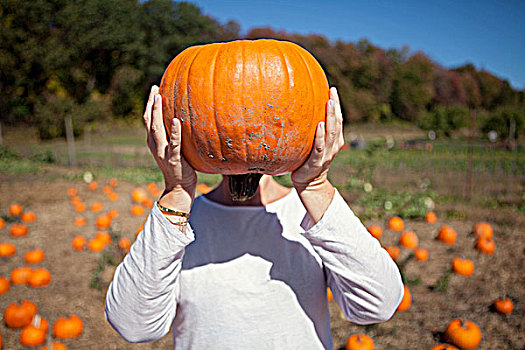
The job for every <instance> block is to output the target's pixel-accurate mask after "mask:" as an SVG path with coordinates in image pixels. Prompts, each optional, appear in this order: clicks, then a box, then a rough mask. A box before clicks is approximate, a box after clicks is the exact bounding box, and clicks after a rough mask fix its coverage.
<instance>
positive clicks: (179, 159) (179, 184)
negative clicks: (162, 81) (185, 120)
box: [143, 85, 197, 212]
mask: <svg viewBox="0 0 525 350" xmlns="http://www.w3.org/2000/svg"><path fill="white" fill-rule="evenodd" d="M158 92H159V88H158V86H156V85H154V86H153V87H152V88H151V92H150V94H149V98H148V103H147V105H146V111H145V112H144V116H143V119H144V124H145V125H146V130H147V134H148V138H147V142H148V147H149V149H150V151H151V153H152V154H153V157H154V158H155V161H156V162H157V165H158V166H159V168H160V170H161V171H162V174H163V175H164V182H165V185H166V189H165V190H164V193H163V194H162V196H161V198H160V199H159V203H160V204H161V205H162V206H165V207H168V208H171V209H174V210H182V211H186V212H189V211H190V209H191V205H192V203H193V198H194V197H195V188H196V186H197V174H196V173H195V170H194V169H193V168H192V167H191V165H190V164H189V163H188V162H187V161H186V159H184V156H183V155H182V153H181V146H182V135H181V134H182V132H181V124H180V121H179V119H177V118H173V121H172V126H171V130H170V135H169V139H168V135H167V134H166V129H165V127H164V119H163V117H162V98H161V96H160V94H159V93H158Z"/></svg>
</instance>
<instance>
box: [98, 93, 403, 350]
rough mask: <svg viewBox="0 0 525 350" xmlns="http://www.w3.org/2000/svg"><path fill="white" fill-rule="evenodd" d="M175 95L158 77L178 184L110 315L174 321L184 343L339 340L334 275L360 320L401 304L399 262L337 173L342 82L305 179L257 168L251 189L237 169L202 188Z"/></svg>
mask: <svg viewBox="0 0 525 350" xmlns="http://www.w3.org/2000/svg"><path fill="white" fill-rule="evenodd" d="M163 99H164V98H163V97H161V94H159V88H158V87H156V86H154V87H153V88H152V90H151V93H150V95H149V99H148V103H147V106H146V111H145V113H144V123H145V125H146V129H147V135H148V139H147V143H148V146H149V148H150V150H151V152H152V154H153V156H154V158H155V160H156V162H157V164H158V166H159V168H160V170H161V171H162V173H163V175H164V179H165V185H166V189H165V191H164V193H163V194H162V196H161V198H160V199H159V201H158V202H157V203H156V205H154V206H153V208H152V211H151V213H150V215H149V216H148V219H147V221H146V223H145V225H144V229H143V231H142V232H141V233H140V234H139V235H138V237H137V240H136V241H135V243H133V245H132V247H131V249H130V252H129V253H128V255H127V256H126V257H125V258H124V260H123V262H122V263H121V264H120V265H119V266H118V267H117V269H116V271H115V274H114V277H113V281H112V282H111V284H110V286H109V288H108V291H107V295H106V308H105V314H106V319H107V320H108V322H109V323H110V324H111V326H112V327H113V328H114V329H115V330H116V331H117V332H118V333H119V334H120V335H121V336H122V337H123V338H124V339H126V340H127V341H129V342H150V341H155V340H157V339H160V338H161V337H163V336H164V335H166V334H167V333H168V332H169V331H170V328H171V327H172V328H173V339H174V346H175V348H176V349H208V348H210V349H243V348H253V349H262V348H264V349H289V348H301V349H332V348H333V341H332V336H331V330H330V314H329V309H328V301H327V297H326V293H327V287H329V288H330V289H331V291H332V293H333V297H334V299H335V300H336V301H337V303H338V304H339V305H340V307H341V309H342V311H343V313H344V315H345V317H346V318H347V319H348V320H350V321H352V322H355V323H358V324H372V323H378V322H383V321H386V320H388V319H389V318H390V317H391V316H392V315H393V313H394V312H395V310H396V308H397V306H398V305H399V303H400V301H401V299H402V297H403V284H402V282H401V277H400V273H399V270H398V268H397V266H396V265H395V263H394V261H393V260H392V259H391V258H390V257H389V255H388V253H387V252H386V251H385V250H384V249H382V248H381V246H380V244H379V242H378V240H376V239H375V238H374V237H372V236H371V235H370V234H369V233H368V231H367V229H366V227H365V226H364V225H363V224H362V223H361V222H360V220H359V219H358V218H357V217H356V216H355V215H354V213H353V212H352V210H351V209H350V208H349V206H348V205H347V204H346V202H345V201H344V199H343V198H342V196H341V195H340V194H339V193H338V191H337V190H336V189H335V188H334V187H333V186H332V184H331V183H330V182H329V181H328V177H327V174H328V170H329V167H330V164H331V163H332V161H333V159H334V158H335V156H336V154H337V153H338V151H339V150H340V149H341V147H342V146H343V144H344V140H343V131H342V122H343V120H342V113H341V108H340V103H339V97H338V95H337V91H336V89H335V88H331V89H330V93H329V99H328V101H327V103H326V108H325V112H324V111H323V114H325V118H326V119H325V120H324V121H322V122H319V123H318V124H317V128H316V130H315V138H314V141H313V147H312V150H311V152H310V154H309V155H308V156H307V159H306V161H304V163H303V164H302V165H300V166H299V167H298V168H296V169H295V170H294V171H293V172H292V173H291V180H292V182H293V188H291V189H290V188H287V187H284V186H281V185H279V184H278V183H277V182H276V181H275V180H274V179H273V177H272V176H269V175H262V177H251V178H250V179H249V180H248V181H252V182H254V183H255V186H254V188H255V189H256V190H255V192H254V193H249V194H248V195H246V196H244V198H242V199H243V200H242V201H240V200H239V198H238V197H239V196H238V195H236V194H234V193H233V192H234V191H233V190H232V186H231V183H232V181H231V179H232V178H234V176H232V175H223V181H222V182H221V183H220V184H219V185H218V186H217V187H216V188H215V189H214V190H213V191H211V192H210V193H208V194H206V195H201V196H199V197H197V198H194V196H195V190H196V185H197V176H196V173H195V170H194V168H193V167H192V166H191V165H190V163H189V162H188V161H187V159H185V157H184V156H183V154H182V151H181V148H182V131H181V121H180V120H179V119H177V118H173V119H172V120H170V122H171V128H170V129H168V130H169V135H168V134H167V132H166V128H165V126H164V123H163V104H162V100H163ZM166 104H167V105H169V103H166ZM259 178H260V180H259ZM252 192H253V191H252ZM190 214H191V215H190Z"/></svg>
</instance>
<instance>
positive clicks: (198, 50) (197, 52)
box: [186, 48, 202, 149]
mask: <svg viewBox="0 0 525 350" xmlns="http://www.w3.org/2000/svg"><path fill="white" fill-rule="evenodd" d="M201 49H202V48H198V49H197V50H195V51H196V52H195V55H194V56H193V57H192V58H191V61H190V64H189V66H188V69H187V72H188V74H187V76H186V103H187V104H188V119H189V123H190V130H191V129H192V125H193V123H194V120H193V112H192V108H191V98H190V93H191V87H190V84H189V81H190V74H191V67H192V66H193V63H195V60H196V59H197V56H199V53H200V52H201ZM191 134H192V133H190V135H191ZM196 146H197V145H196ZM196 148H197V149H198V147H196Z"/></svg>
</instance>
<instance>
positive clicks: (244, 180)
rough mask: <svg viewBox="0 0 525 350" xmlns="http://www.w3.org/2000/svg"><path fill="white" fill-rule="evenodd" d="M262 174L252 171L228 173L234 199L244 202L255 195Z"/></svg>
mask: <svg viewBox="0 0 525 350" xmlns="http://www.w3.org/2000/svg"><path fill="white" fill-rule="evenodd" d="M261 177H262V174H258V173H250V174H242V175H228V186H229V188H230V194H231V198H232V200H234V201H236V202H244V201H246V200H248V199H250V198H252V197H253V196H254V195H255V192H257V188H259V180H260V179H261Z"/></svg>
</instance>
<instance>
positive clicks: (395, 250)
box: [383, 245, 400, 260]
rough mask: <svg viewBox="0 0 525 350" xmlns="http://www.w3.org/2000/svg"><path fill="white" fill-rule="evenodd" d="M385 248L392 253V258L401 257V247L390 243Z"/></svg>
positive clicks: (389, 253)
mask: <svg viewBox="0 0 525 350" xmlns="http://www.w3.org/2000/svg"><path fill="white" fill-rule="evenodd" d="M383 248H385V250H386V251H387V252H388V255H390V257H391V258H392V259H394V260H396V259H397V258H398V257H399V253H400V251H399V247H397V246H392V245H389V246H386V247H383Z"/></svg>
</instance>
